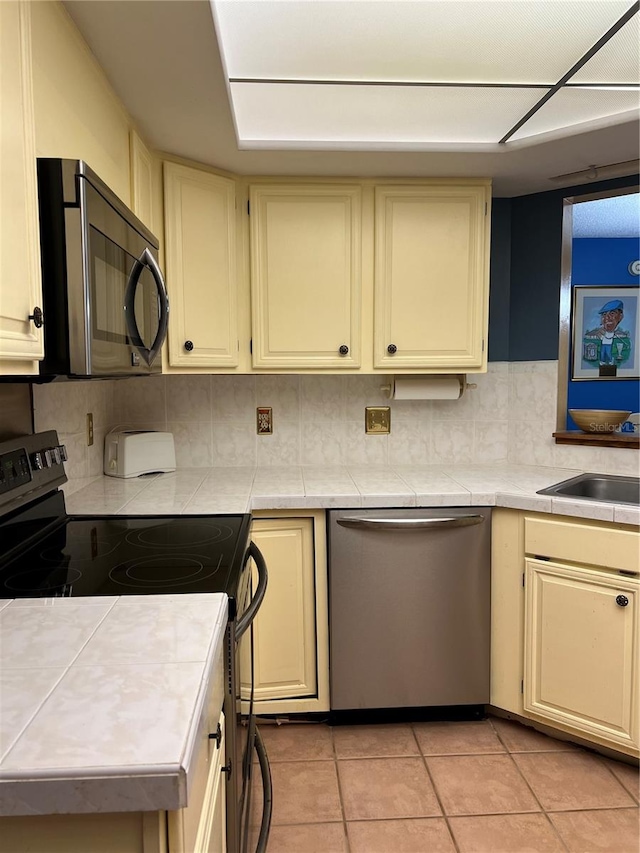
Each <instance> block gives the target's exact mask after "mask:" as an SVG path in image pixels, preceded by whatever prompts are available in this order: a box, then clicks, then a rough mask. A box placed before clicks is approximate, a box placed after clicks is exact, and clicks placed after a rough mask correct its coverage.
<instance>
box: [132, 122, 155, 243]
mask: <svg viewBox="0 0 640 853" xmlns="http://www.w3.org/2000/svg"><path fill="white" fill-rule="evenodd" d="M129 145H130V148H129V155H130V160H131V207H132V209H133V212H134V213H135V215H136V216H137V217H138V219H140V220H141V221H142V222H144V224H145V225H146V226H147V228H149V229H150V230H151V231H153V232H154V233H155V226H154V210H153V207H154V205H153V185H154V179H153V165H154V164H153V155H152V154H151V152H150V151H149V149H148V148H147V146H146V145H145V144H144V142H143V141H142V139H140V137H139V136H138V134H137V133H136V132H135V130H132V131H131V134H130V137H129Z"/></svg>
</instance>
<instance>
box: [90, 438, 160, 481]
mask: <svg viewBox="0 0 640 853" xmlns="http://www.w3.org/2000/svg"><path fill="white" fill-rule="evenodd" d="M175 470H176V451H175V447H174V444H173V435H172V433H170V432H148V431H146V430H122V431H121V432H110V433H108V434H107V435H106V436H105V439H104V473H105V474H107V475H108V476H109V477H139V476H140V475H141V474H152V473H155V472H163V473H164V472H166V471H175Z"/></svg>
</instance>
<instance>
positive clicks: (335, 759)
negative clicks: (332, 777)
mask: <svg viewBox="0 0 640 853" xmlns="http://www.w3.org/2000/svg"><path fill="white" fill-rule="evenodd" d="M329 732H330V734H331V750H332V752H333V766H334V767H335V770H336V779H337V781H338V798H339V800H340V812H341V814H342V828H343V830H344V837H345V843H346V846H347V853H351V843H350V841H349V830H348V828H347V815H346V813H345V810H344V802H343V799H342V785H341V784H340V771H339V770H338V753H337V752H336V742H335V740H334V737H333V726H329Z"/></svg>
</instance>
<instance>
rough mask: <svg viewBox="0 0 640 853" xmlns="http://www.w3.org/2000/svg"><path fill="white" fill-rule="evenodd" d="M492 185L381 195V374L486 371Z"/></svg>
mask: <svg viewBox="0 0 640 853" xmlns="http://www.w3.org/2000/svg"><path fill="white" fill-rule="evenodd" d="M489 201H490V187H489V185H488V184H480V185H471V186H464V185H461V186H447V185H433V186H424V185H423V186H414V187H410V186H384V187H376V190H375V217H376V225H375V243H376V245H375V329H374V367H384V368H392V369H396V370H402V369H404V368H429V369H432V370H434V371H443V372H445V371H456V372H463V371H465V370H468V369H472V368H475V369H478V368H485V367H486V346H485V340H486V333H487V324H488V305H489V268H488V261H489V242H488V241H489V221H490V217H489V211H488V206H489Z"/></svg>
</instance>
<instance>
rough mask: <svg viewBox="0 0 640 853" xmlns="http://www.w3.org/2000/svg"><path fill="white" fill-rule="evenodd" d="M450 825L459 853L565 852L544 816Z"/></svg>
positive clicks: (465, 819) (452, 820) (513, 816)
mask: <svg viewBox="0 0 640 853" xmlns="http://www.w3.org/2000/svg"><path fill="white" fill-rule="evenodd" d="M449 825H450V826H451V831H452V832H453V836H454V838H455V840H456V842H457V844H458V849H459V851H460V853H564V850H565V847H564V844H563V843H562V841H560V839H559V838H558V834H557V833H556V832H555V830H554V829H553V827H552V826H551V824H550V823H549V821H548V819H547V818H546V817H545V815H543V814H509V815H483V816H477V817H452V818H450V821H449Z"/></svg>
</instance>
